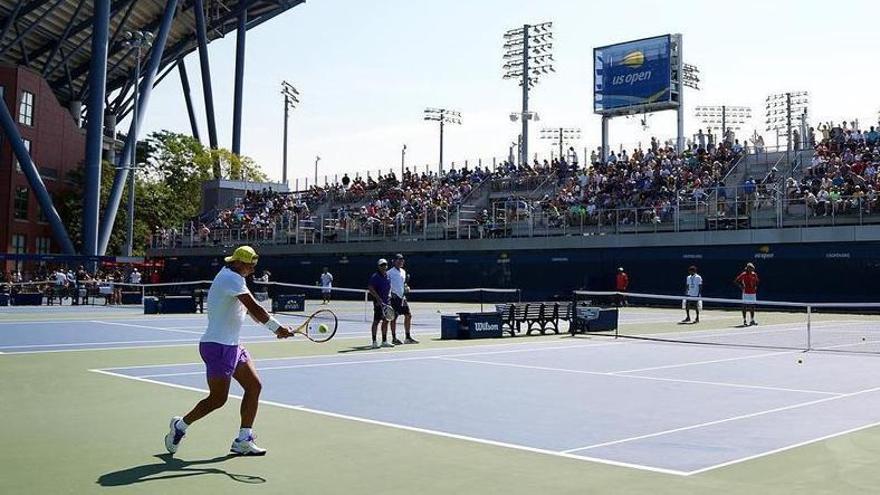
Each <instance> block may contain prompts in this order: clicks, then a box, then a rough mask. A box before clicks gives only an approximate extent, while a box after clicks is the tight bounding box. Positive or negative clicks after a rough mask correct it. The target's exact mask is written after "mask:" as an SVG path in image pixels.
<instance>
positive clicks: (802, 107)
mask: <svg viewBox="0 0 880 495" xmlns="http://www.w3.org/2000/svg"><path fill="white" fill-rule="evenodd" d="M764 101H765V104H764V111H765V113H766V117H767V120H766V125H767V131H775V132H776V144H777V146H778V145H779V131H781V130H785V136H786V145H785V161H786V163H787V164H788V165H789V166H791V148H792V145H793V144H798V145H800V144H801V143H800V142H798V143H795V142H794V140H793V139H792V137H793V136H792V134H793V129H794V128H793V124H797V125H799V126H800V127H801V132H800V137H799V138H798V140H799V141H803V140H804V139H805V138H806V134H807V132H806V131H807V122H808V120H807V118H808V111H809V106H810V94H809V93H808V92H807V91H789V92H786V93H776V94H772V95H769V96H768V97H767V99H766V100H764Z"/></svg>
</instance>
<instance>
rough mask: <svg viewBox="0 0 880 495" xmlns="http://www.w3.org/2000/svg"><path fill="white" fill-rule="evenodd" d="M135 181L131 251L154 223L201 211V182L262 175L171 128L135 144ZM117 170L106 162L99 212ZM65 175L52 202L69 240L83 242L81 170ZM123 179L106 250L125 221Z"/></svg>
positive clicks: (141, 245) (172, 222)
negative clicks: (138, 166)
mask: <svg viewBox="0 0 880 495" xmlns="http://www.w3.org/2000/svg"><path fill="white" fill-rule="evenodd" d="M138 159H139V161H141V163H143V168H141V169H139V170H138V173H137V176H136V185H135V221H134V250H133V251H134V254H135V255H143V254H144V253H145V252H146V248H147V247H148V245H149V236H150V235H151V233H152V232H153V231H154V230H155V228H156V227H177V228H178V229H180V228H181V226H182V225H183V224H184V223H186V222H188V221H189V220H190V219H192V218H194V217H196V216H197V215H198V214H199V212H200V206H201V197H202V183H204V182H205V181H209V180H213V179H215V178H222V179H229V180H247V181H250V182H265V181H266V180H267V178H266V175H265V174H264V173H263V171H262V170H261V169H260V167H259V166H258V165H257V164H256V163H254V161H253V160H252V159H251V158H249V157H246V156H242V157H240V156H237V155H235V154H233V153H232V152H230V151H228V150H224V149H219V150H211V149H208V148H205V147H204V146H202V144H201V143H199V142H198V141H197V140H196V139H195V138H193V137H191V136H187V135H184V134H177V133H173V132H170V131H159V132H154V133H152V134H151V135H150V136H149V137H147V139H146V141H145V142H142V143H139V146H138ZM115 173H116V169H115V167H114V165H113V164H111V163H109V162H105V163H104V164H103V167H102V171H101V205H102V210H101V214H102V215H103V214H104V209H103V208H104V207H106V205H107V199H108V198H109V196H110V190H111V189H112V187H113V177H114V175H115ZM67 180H68V181H69V182H71V183H72V185H73V186H74V187H72V188H70V189H68V190H66V191H65V192H64V193H62V194H60V195H59V196H58V197H57V198H56V201H55V203H56V207H57V208H58V211H59V214H60V215H61V218H62V219H63V220H64V223H65V225H66V226H67V229H68V234H69V235H70V236H71V239H72V240H73V242H74V244H76V245H78V246H81V245H82V211H83V209H82V207H83V205H82V199H83V198H82V194H83V191H84V189H85V187H84V186H85V180H84V170H83V169H81V168H80V169H77V170H75V171H73V172H71V173H70V174H69V175H68V177H67ZM127 204H128V182H126V187H125V190H124V191H123V195H122V201H121V202H120V205H119V211H118V214H117V215H116V223H115V224H114V225H113V232H112V234H111V236H110V243H109V245H108V247H107V253H108V254H112V253H120V252H121V251H122V249H123V246H124V245H125V237H126V232H127V225H128V218H127V214H128V208H127Z"/></svg>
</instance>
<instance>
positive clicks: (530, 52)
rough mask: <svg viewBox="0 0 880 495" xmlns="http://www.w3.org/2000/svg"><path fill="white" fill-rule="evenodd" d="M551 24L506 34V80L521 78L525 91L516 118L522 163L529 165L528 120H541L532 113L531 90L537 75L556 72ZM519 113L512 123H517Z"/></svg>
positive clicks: (525, 25) (536, 81)
mask: <svg viewBox="0 0 880 495" xmlns="http://www.w3.org/2000/svg"><path fill="white" fill-rule="evenodd" d="M552 28H553V23H552V22H543V23H541V24H536V25H530V24H523V26H522V27H521V28H517V29H511V30H509V31H507V32H506V33H504V45H503V48H504V56H503V59H504V65H503V66H502V68H503V69H504V71H505V72H504V76H503V77H504V79H514V78H518V79H519V80H520V81H519V85H520V87H521V88H522V111H521V112H519V116H518V117H516V118H518V119H520V120H521V121H522V147H521V150H520V160H521V161H522V163H528V155H529V120H538V118H537V114H535V113H533V112H529V91H530V90H531V89H532V87H534V86H535V85H536V84H538V76H539V75H543V74H547V73H549V72H556V69H554V68H553V55H552V53H550V52H551V51H552V49H553V32H552V31H551V29H552ZM514 115H516V114H511V120H513V121H516V118H515V117H514Z"/></svg>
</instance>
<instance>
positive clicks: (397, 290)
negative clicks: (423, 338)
mask: <svg viewBox="0 0 880 495" xmlns="http://www.w3.org/2000/svg"><path fill="white" fill-rule="evenodd" d="M405 262H406V260H405V259H404V258H403V255H402V254H400V253H398V254H396V255H395V256H394V266H393V267H391V269H390V270H388V278H389V280H391V307H392V308H394V319H393V320H391V335H392V336H394V340H392V341H391V342H392V343H393V344H394V345H400V344H403V343H407V344H418V343H419V341H418V340H416V339H414V338H412V333H411V332H410V327H411V326H412V314H410V311H409V304H407V302H406V294H407V293H408V292H409V286H408V285H407V280H408V277H409V275H408V274H407V273H406V270H405V269H404V268H403V264H404V263H405ZM400 315H403V328H404V331H405V332H406V337H405V338H404V339H403V342H401V341H399V340H397V337H396V336H397V317H398V316H400Z"/></svg>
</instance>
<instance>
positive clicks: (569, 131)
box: [541, 127, 581, 159]
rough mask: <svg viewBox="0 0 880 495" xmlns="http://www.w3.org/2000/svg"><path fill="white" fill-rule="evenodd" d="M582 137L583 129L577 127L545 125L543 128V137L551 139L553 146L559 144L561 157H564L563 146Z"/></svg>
mask: <svg viewBox="0 0 880 495" xmlns="http://www.w3.org/2000/svg"><path fill="white" fill-rule="evenodd" d="M580 138H581V130H580V129H579V128H577V127H545V128H543V129H541V139H549V140H551V141H552V142H551V143H550V144H551V145H553V146H559V158H560V159H562V158H563V157H564V152H563V150H562V148H563V147H564V146H565V145H567V144H571V143H572V142H573V141H577V140H579V139H580Z"/></svg>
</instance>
